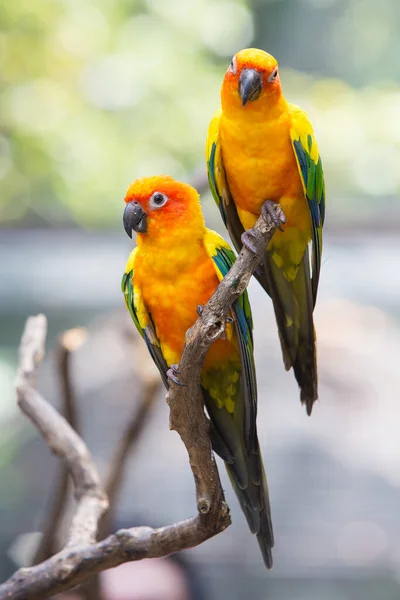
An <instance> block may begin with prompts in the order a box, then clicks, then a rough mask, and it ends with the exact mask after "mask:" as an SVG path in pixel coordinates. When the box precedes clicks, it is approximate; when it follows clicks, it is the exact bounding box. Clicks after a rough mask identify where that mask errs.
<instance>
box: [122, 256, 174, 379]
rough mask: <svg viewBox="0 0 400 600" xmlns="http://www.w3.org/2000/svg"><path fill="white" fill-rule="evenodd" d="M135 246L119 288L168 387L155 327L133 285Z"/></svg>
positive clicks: (164, 364)
mask: <svg viewBox="0 0 400 600" xmlns="http://www.w3.org/2000/svg"><path fill="white" fill-rule="evenodd" d="M136 250H137V248H135V249H134V250H133V251H132V253H131V255H130V257H129V259H128V262H127V265H126V268H125V273H124V276H123V277H122V282H121V289H122V292H123V293H124V297H125V303H126V306H127V308H128V311H129V313H130V315H131V317H132V321H133V322H134V324H135V326H136V329H137V330H138V332H139V333H140V335H141V336H142V338H143V339H144V341H145V342H146V345H147V348H148V350H149V352H150V355H151V357H152V359H153V360H154V362H155V364H156V366H157V367H158V370H159V371H160V374H161V377H162V380H163V382H164V385H165V387H167V388H168V378H167V370H168V366H167V363H166V362H165V359H164V356H163V353H162V351H161V346H160V342H159V340H158V338H157V334H156V328H155V326H154V323H153V321H152V320H151V316H150V315H149V313H148V311H147V309H146V306H145V304H144V302H143V298H142V295H141V293H140V290H139V289H138V287H137V286H136V287H135V280H134V274H135V268H134V264H135V254H136Z"/></svg>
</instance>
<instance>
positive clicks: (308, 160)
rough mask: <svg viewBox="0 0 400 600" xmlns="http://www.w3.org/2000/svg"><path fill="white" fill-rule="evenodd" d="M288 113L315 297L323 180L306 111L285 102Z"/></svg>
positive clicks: (322, 221) (322, 172)
mask: <svg viewBox="0 0 400 600" xmlns="http://www.w3.org/2000/svg"><path fill="white" fill-rule="evenodd" d="M289 109H290V112H291V116H292V128H291V131H290V135H291V139H292V144H293V149H294V153H295V155H296V160H297V165H298V168H299V173H300V177H301V180H302V183H303V189H304V193H305V195H306V198H307V201H308V206H309V209H310V215H311V224H312V292H313V303H314V306H315V302H316V300H317V291H318V283H319V274H320V270H321V257H322V227H323V225H324V219H325V181H324V171H323V168H322V161H321V157H320V155H319V150H318V145H317V141H316V139H315V136H314V132H313V129H312V126H311V123H310V121H309V119H308V117H307V114H306V113H305V112H304V111H303V110H301V109H300V108H298V107H297V106H294V105H289Z"/></svg>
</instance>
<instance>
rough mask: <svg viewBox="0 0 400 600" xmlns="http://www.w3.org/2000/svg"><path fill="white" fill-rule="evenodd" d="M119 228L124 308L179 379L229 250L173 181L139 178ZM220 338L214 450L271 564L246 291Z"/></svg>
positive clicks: (210, 367)
mask: <svg viewBox="0 0 400 600" xmlns="http://www.w3.org/2000/svg"><path fill="white" fill-rule="evenodd" d="M125 203H126V206H125V211H124V218H123V220H124V227H125V230H126V232H127V234H128V235H129V237H132V231H135V232H136V233H137V236H136V240H137V247H136V248H135V249H134V250H133V251H132V253H131V255H130V257H129V260H128V263H127V265H126V269H125V274H124V276H123V279H122V291H123V292H124V295H125V300H126V304H127V307H128V310H129V312H130V314H131V317H132V319H133V322H134V323H135V325H136V327H137V329H138V331H139V333H140V334H141V336H142V337H143V338H144V340H145V342H146V344H147V347H148V350H149V352H150V354H151V356H152V358H153V360H154V362H155V364H156V366H157V367H158V369H159V371H160V373H161V377H162V379H163V381H164V384H165V386H166V387H168V380H169V379H172V380H173V381H175V382H176V383H180V382H179V379H178V376H179V360H180V357H181V354H182V350H183V346H184V343H185V334H186V331H187V330H188V329H189V328H190V327H191V326H192V325H193V324H194V322H195V321H196V319H197V307H198V306H199V305H201V306H202V305H204V304H206V303H207V301H208V300H209V298H210V297H211V295H212V294H213V292H214V290H215V288H216V287H217V286H218V284H219V282H220V281H221V279H223V277H224V276H225V275H226V273H227V272H228V271H229V269H230V267H231V266H232V264H233V262H234V260H235V256H234V253H233V252H232V250H231V248H230V247H229V244H227V242H225V241H224V240H223V239H222V238H221V237H220V236H219V235H218V234H217V233H215V232H214V231H211V230H210V229H207V228H206V226H205V224H204V218H203V214H202V212H201V208H200V202H199V195H198V193H197V191H196V190H195V189H193V188H192V187H191V186H189V185H186V184H184V183H179V182H177V181H174V180H173V179H172V178H171V177H166V176H160V177H149V178H144V179H138V180H136V181H135V182H134V183H133V184H132V185H131V186H130V187H129V189H128V191H127V193H126V196H125ZM230 317H231V318H230V319H228V322H227V323H226V339H222V338H220V339H218V340H217V341H216V342H215V343H214V344H213V345H212V346H211V348H210V349H209V351H208V353H207V356H206V359H205V362H204V366H203V371H202V374H201V388H202V393H203V397H204V403H205V406H206V409H207V412H208V414H209V417H210V421H211V435H212V443H213V448H214V450H215V452H216V453H217V454H219V456H221V458H222V459H223V460H224V461H225V465H226V468H227V471H228V474H229V477H230V480H231V482H232V485H233V488H234V490H235V493H236V495H237V497H238V500H239V502H240V505H241V507H242V510H243V512H244V514H245V516H246V519H247V522H248V524H249V527H250V530H251V531H252V533H254V534H255V535H256V536H257V540H258V543H259V545H260V548H261V552H262V554H263V558H264V562H265V564H266V566H267V567H268V568H270V567H271V566H272V555H271V548H272V547H273V544H274V542H273V532H272V523H271V512H270V504H269V497H268V487H267V480H266V477H265V473H264V468H263V464H262V458H261V453H260V447H259V443H258V439H257V430H256V413H257V387H256V374H255V367H254V358H253V337H252V329H253V324H252V318H251V310H250V305H249V301H248V297H247V293H246V292H244V293H243V294H242V296H240V298H239V299H238V300H237V301H235V302H234V304H233V306H232V309H231V313H230Z"/></svg>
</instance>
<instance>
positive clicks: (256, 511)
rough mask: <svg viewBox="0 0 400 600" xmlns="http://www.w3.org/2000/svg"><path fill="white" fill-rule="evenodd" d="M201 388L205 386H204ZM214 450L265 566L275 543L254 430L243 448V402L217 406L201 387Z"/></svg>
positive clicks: (267, 565) (265, 479) (263, 474)
mask: <svg viewBox="0 0 400 600" xmlns="http://www.w3.org/2000/svg"><path fill="white" fill-rule="evenodd" d="M203 390H204V388H203ZM204 395H205V403H206V407H207V412H208V414H209V416H210V420H211V423H210V433H211V440H212V445H213V449H214V452H216V453H217V454H218V455H219V456H220V457H221V458H222V460H223V461H224V462H225V467H226V470H227V472H228V475H229V479H230V481H231V484H232V487H233V489H234V491H235V494H236V496H237V499H238V500H239V503H240V506H241V508H242V511H243V512H244V515H245V517H246V520H247V523H248V525H249V528H250V531H251V532H252V533H253V534H255V535H256V536H257V540H258V543H259V546H260V549H261V552H262V555H263V559H264V563H265V566H266V567H267V568H268V569H270V568H271V567H272V553H271V549H272V548H273V546H274V534H273V530H272V519H271V509H270V502H269V494H268V485H267V478H266V475H265V472H264V466H263V463H262V458H261V452H260V447H259V443H258V439H257V434H256V433H254V437H253V440H252V448H251V449H249V450H248V449H246V445H245V442H244V435H243V433H244V432H243V422H244V419H243V405H242V403H241V402H240V401H238V402H237V403H236V411H235V414H234V415H233V414H230V413H228V412H227V411H226V410H224V409H221V408H218V407H217V406H216V404H215V403H214V402H213V401H212V400H211V398H210V396H209V395H208V393H207V391H206V390H204Z"/></svg>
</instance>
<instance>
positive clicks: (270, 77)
mask: <svg viewBox="0 0 400 600" xmlns="http://www.w3.org/2000/svg"><path fill="white" fill-rule="evenodd" d="M277 77H278V67H276V68H275V69H274V70H273V71H272V73H271V75H270V76H269V77H268V82H269V83H272V82H273V81H275V79H276V78H277Z"/></svg>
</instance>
